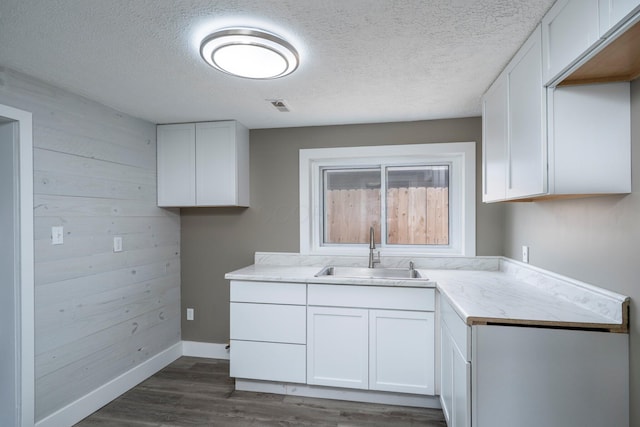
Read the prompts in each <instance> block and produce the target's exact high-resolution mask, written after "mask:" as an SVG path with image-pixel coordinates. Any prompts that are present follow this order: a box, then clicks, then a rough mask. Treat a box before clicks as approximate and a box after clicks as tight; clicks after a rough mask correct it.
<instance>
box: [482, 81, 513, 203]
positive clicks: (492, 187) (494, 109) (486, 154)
mask: <svg viewBox="0 0 640 427" xmlns="http://www.w3.org/2000/svg"><path fill="white" fill-rule="evenodd" d="M507 114H508V113H507V79H506V75H504V74H503V75H501V76H500V77H498V80H496V81H495V83H493V85H492V86H491V87H490V88H489V90H488V91H487V93H486V94H485V95H484V97H483V98H482V201H483V202H497V201H501V200H504V199H505V197H506V182H507V178H506V171H507V168H506V164H507Z"/></svg>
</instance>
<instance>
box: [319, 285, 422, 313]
mask: <svg viewBox="0 0 640 427" xmlns="http://www.w3.org/2000/svg"><path fill="white" fill-rule="evenodd" d="M434 298H435V290H434V289H433V288H400V287H385V286H350V285H309V305H321V306H331V307H361V308H382V309H391V310H413V311H433V310H434V307H435V304H434Z"/></svg>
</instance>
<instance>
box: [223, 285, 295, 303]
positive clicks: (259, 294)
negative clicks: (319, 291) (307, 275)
mask: <svg viewBox="0 0 640 427" xmlns="http://www.w3.org/2000/svg"><path fill="white" fill-rule="evenodd" d="M230 299H231V302H257V303H266V304H299V305H305V304H306V303H307V285H305V284H304V283H281V282H245V281H239V280H232V281H231V298H230Z"/></svg>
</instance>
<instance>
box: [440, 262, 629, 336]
mask: <svg viewBox="0 0 640 427" xmlns="http://www.w3.org/2000/svg"><path fill="white" fill-rule="evenodd" d="M429 274H430V275H431V277H432V278H433V279H434V280H435V281H436V282H437V288H438V290H439V291H440V293H441V294H442V295H444V297H445V298H447V299H448V300H449V301H450V302H451V303H452V306H453V307H454V309H455V310H456V311H457V312H458V314H459V315H460V317H461V318H462V319H464V320H465V322H466V323H467V324H468V325H474V324H507V325H518V324H520V325H538V326H545V325H546V326H560V327H577V328H589V329H591V328H596V329H607V330H610V329H618V328H620V327H621V321H620V320H616V319H615V316H610V315H605V314H602V313H598V312H595V311H593V310H590V309H588V308H585V307H584V306H581V305H578V304H575V303H573V302H570V301H567V300H565V299H563V298H559V297H558V296H557V295H554V294H553V293H551V292H548V291H546V290H542V289H540V288H538V287H535V286H532V285H529V284H527V283H524V282H519V281H517V280H514V279H513V278H512V277H511V276H509V275H507V274H505V273H503V272H494V271H446V270H433V271H430V272H429Z"/></svg>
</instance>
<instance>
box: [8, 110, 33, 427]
mask: <svg viewBox="0 0 640 427" xmlns="http://www.w3.org/2000/svg"><path fill="white" fill-rule="evenodd" d="M0 117H4V118H7V119H9V121H13V122H16V124H15V125H16V126H17V131H16V133H15V134H16V135H17V137H18V141H17V144H16V145H17V147H16V149H17V151H18V156H17V164H14V174H16V175H17V180H18V203H17V204H18V206H17V213H18V215H17V219H18V224H17V225H18V233H17V237H16V239H17V242H14V243H15V244H16V247H17V248H19V250H18V254H17V255H18V263H17V264H18V266H17V268H16V270H17V271H16V272H15V273H16V275H15V277H17V278H18V283H19V286H18V289H16V292H17V295H18V299H17V301H16V307H15V308H16V310H15V312H16V328H17V329H18V330H17V331H16V332H17V334H16V335H17V341H16V342H17V347H18V354H17V357H16V365H17V366H16V374H17V382H18V385H19V391H18V396H16V397H17V402H18V405H19V410H18V414H17V415H18V417H19V420H20V425H21V426H24V427H26V426H33V425H34V424H35V312H34V301H35V298H34V242H33V235H34V234H33V233H34V231H33V227H34V224H33V222H34V214H33V127H32V126H33V122H32V115H31V113H30V112H27V111H23V110H19V109H17V108H13V107H9V106H7V105H2V104H0Z"/></svg>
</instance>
